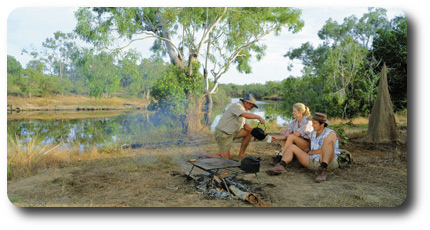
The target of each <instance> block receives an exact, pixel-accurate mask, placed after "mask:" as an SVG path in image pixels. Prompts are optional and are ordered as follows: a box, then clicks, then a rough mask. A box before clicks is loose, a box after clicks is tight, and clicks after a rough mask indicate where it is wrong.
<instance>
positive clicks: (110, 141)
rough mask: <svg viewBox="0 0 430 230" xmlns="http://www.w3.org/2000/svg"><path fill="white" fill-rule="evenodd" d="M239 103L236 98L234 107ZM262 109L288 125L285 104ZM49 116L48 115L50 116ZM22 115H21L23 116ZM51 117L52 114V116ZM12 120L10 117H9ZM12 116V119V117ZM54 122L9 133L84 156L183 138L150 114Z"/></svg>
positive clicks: (24, 123) (19, 125)
mask: <svg viewBox="0 0 430 230" xmlns="http://www.w3.org/2000/svg"><path fill="white" fill-rule="evenodd" d="M238 100H239V99H238V98H234V99H232V100H231V103H234V102H237V101H238ZM257 104H258V106H259V109H257V110H254V111H253V112H254V113H255V114H258V115H260V116H262V117H265V119H266V120H269V119H276V122H277V123H278V124H279V125H285V124H286V123H287V122H288V119H287V118H285V117H284V116H283V115H280V113H281V111H282V110H283V109H282V103H279V102H277V103H276V102H275V103H268V102H263V101H257ZM214 111H218V112H216V113H218V114H214V115H213V117H214V121H213V123H212V129H214V127H215V126H216V124H217V123H218V121H219V119H220V117H221V113H222V109H221V108H220V109H214ZM47 113H49V112H47ZM22 115H23V113H21V114H20V116H22ZM51 115H52V114H51ZM8 116H9V114H8ZM11 116H12V115H11ZM54 117H56V118H55V119H52V118H51V119H22V118H20V120H12V119H10V120H9V119H8V121H7V133H8V135H9V136H10V137H12V138H15V137H16V138H17V140H20V141H21V142H24V143H25V142H28V141H31V140H33V139H34V138H37V139H38V140H39V141H40V144H42V145H50V144H57V143H61V146H60V148H63V149H65V150H68V149H70V148H77V150H78V151H79V152H84V151H85V150H87V149H89V148H99V147H102V146H106V145H116V146H119V145H121V144H133V143H139V144H142V143H152V142H163V141H166V140H177V139H178V138H181V137H180V135H178V133H180V132H181V129H180V127H179V124H178V123H177V122H175V121H174V120H172V119H171V118H169V117H166V116H160V115H156V114H155V113H151V112H143V111H140V112H136V111H134V112H124V113H122V114H118V113H113V114H112V116H109V115H106V114H105V115H103V116H102V117H84V118H82V117H80V118H64V117H67V115H63V114H62V115H58V116H55V114H54Z"/></svg>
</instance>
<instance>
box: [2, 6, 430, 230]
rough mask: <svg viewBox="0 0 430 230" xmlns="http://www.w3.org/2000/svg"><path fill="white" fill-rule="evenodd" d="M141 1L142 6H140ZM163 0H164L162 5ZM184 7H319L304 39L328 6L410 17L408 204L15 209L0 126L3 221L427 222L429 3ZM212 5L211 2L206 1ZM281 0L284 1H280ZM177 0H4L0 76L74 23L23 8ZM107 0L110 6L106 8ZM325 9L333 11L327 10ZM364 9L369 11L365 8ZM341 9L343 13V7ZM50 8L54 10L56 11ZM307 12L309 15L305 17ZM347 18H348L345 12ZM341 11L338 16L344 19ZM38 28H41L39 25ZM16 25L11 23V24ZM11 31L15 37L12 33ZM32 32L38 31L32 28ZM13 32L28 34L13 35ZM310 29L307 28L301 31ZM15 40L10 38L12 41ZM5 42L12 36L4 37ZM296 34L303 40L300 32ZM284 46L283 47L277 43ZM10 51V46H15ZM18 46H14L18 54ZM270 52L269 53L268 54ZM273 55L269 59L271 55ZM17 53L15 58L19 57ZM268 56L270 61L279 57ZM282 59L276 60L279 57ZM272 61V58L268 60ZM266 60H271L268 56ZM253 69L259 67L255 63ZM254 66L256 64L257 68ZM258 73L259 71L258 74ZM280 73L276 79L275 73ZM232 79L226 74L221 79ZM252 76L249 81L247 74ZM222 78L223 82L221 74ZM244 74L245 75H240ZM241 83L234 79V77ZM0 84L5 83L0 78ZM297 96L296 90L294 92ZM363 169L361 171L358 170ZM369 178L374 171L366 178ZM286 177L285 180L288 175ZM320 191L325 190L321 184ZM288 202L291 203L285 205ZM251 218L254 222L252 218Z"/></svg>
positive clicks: (37, 224)
mask: <svg viewBox="0 0 430 230" xmlns="http://www.w3.org/2000/svg"><path fill="white" fill-rule="evenodd" d="M143 2H144V3H143ZM161 2H162V3H161ZM186 2H187V3H186V4H192V5H193V6H224V5H228V6H248V5H250V4H251V3H252V6H294V7H318V8H317V9H315V10H314V11H305V12H303V17H311V18H312V17H316V16H319V17H316V18H320V20H316V21H314V23H311V22H312V20H307V22H306V23H307V25H306V27H305V29H306V30H303V31H302V33H303V34H302V36H303V37H305V35H304V34H307V36H309V37H307V39H306V40H311V38H312V36H314V35H312V33H311V31H315V29H316V30H318V29H320V28H321V25H322V24H321V23H324V21H325V19H323V18H321V17H320V15H326V16H327V15H329V16H330V17H333V18H334V15H335V13H334V11H330V12H327V10H328V9H333V8H332V7H345V6H346V7H348V8H357V7H368V6H381V7H384V8H386V7H393V8H396V9H402V10H403V11H404V12H405V14H406V16H407V18H408V110H409V113H408V132H409V135H410V138H409V140H408V142H409V145H408V194H407V196H408V197H407V199H406V202H405V204H403V205H401V206H400V207H395V208H364V209H362V208H361V209H354V208H351V209H264V210H261V209H252V211H251V209H249V210H248V209H247V210H244V209H217V210H214V209H151V208H149V209H114V210H112V209H103V208H102V209H47V208H45V209H43V208H42V209H40V208H39V209H28V208H27V209H23V208H19V207H16V206H14V205H13V204H12V203H11V202H10V201H9V200H8V196H7V180H6V160H7V158H6V157H5V155H6V152H7V144H6V132H7V130H6V128H7V127H6V125H3V126H1V128H0V129H1V130H2V131H1V132H0V133H1V134H2V137H1V138H0V141H1V145H0V146H1V148H2V149H1V150H2V151H1V152H3V154H4V155H3V157H0V167H1V170H0V187H1V189H0V214H1V220H2V226H5V227H7V228H11V226H13V228H14V229H32V230H36V229H43V230H46V229H51V228H52V229H53V228H58V227H61V229H64V230H69V229H70V230H76V229H86V228H91V229H95V228H103V229H108V230H110V229H124V228H145V229H153V228H160V226H162V227H163V228H174V229H187V230H188V229H195V228H196V227H198V228H199V229H201V228H204V229H205V230H212V229H220V228H224V227H225V226H228V227H229V228H232V229H242V228H244V227H245V228H246V227H249V226H250V225H251V224H252V227H253V229H269V228H285V227H287V228H294V229H296V228H297V229H299V228H300V229H303V228H304V229H308V228H310V229H315V228H321V227H323V228H324V227H325V228H330V229H345V226H348V229H363V228H364V229H375V228H381V229H382V228H390V229H393V230H394V229H402V230H403V229H415V228H417V229H419V228H422V226H427V225H428V223H427V220H428V213H429V211H430V210H429V209H430V196H429V195H428V194H430V180H429V179H428V176H429V174H430V167H428V162H430V154H428V152H429V151H428V145H427V144H426V143H427V142H428V141H427V140H426V139H427V137H428V130H430V122H427V120H428V118H427V117H428V114H429V113H430V106H428V101H427V99H428V98H430V90H428V86H429V85H430V77H429V76H430V71H429V70H430V68H428V64H429V63H430V60H429V55H428V54H429V53H430V42H429V41H430V26H429V25H428V22H429V21H430V13H429V7H427V5H426V4H425V3H424V4H423V2H424V1H422V0H408V1H405V0H390V1H387V0H349V1H345V0H324V1H321V0H306V1H304V0H288V1H282V0H265V1H261V0H258V1H253V0H235V1H231V0H230V1H226V0H218V1H202V0H187V1H186ZM209 2H210V3H209ZM283 2H285V3H283ZM179 3H181V1H177V0H163V1H161V0H159V1H144V0H140V1H136V0H134V1H109V0H91V1H89V0H74V1H67V0H63V1H58V0H14V1H4V2H3V3H2V6H1V7H0V29H1V36H0V39H1V43H0V45H1V49H0V52H2V54H3V55H0V58H1V61H0V63H1V64H0V68H1V73H2V78H3V79H6V54H13V55H15V54H14V53H13V52H18V53H19V52H20V50H21V49H22V47H20V46H19V45H18V46H17V48H13V47H12V44H13V43H15V42H16V43H18V42H19V41H24V44H23V46H28V45H29V43H33V44H34V45H40V44H41V43H42V42H43V41H44V39H45V38H47V37H49V36H52V34H53V33H54V32H55V31H57V30H58V29H59V28H58V26H69V27H70V28H71V27H73V25H69V24H70V23H71V22H70V21H69V20H66V19H67V18H68V17H69V15H68V14H66V13H65V12H61V11H60V10H59V9H57V13H58V14H57V16H56V17H54V16H51V17H50V18H49V19H48V20H47V21H42V19H43V18H44V16H46V15H47V13H46V12H40V13H39V14H38V15H36V16H34V15H33V16H34V17H30V18H27V19H26V20H24V21H26V22H31V21H37V22H39V23H37V24H36V25H28V24H27V25H25V24H14V26H9V22H11V23H12V21H10V20H12V19H14V18H13V14H15V13H17V12H18V11H15V10H16V9H17V8H20V7H38V8H53V7H64V6H70V7H77V6H142V4H145V6H178V4H179ZM108 4H109V5H108ZM326 6H330V8H325V7H326ZM364 9H366V8H364ZM339 11H340V12H344V11H345V12H346V10H345V9H340V10H339ZM54 13H55V12H54ZM307 14H308V15H307ZM345 15H350V13H349V12H347V13H346V14H345ZM25 17H26V15H22V16H20V17H19V18H16V19H14V22H13V23H19V20H23V18H25ZM343 17H344V16H341V17H340V18H339V19H337V18H334V19H335V20H338V21H339V20H342V19H343ZM40 25H44V26H43V27H42V26H40ZM13 27H16V28H13ZM13 31H15V32H14V33H15V35H13V34H14V33H13ZM30 31H35V32H33V33H30ZM18 32H28V33H24V34H21V35H19V34H17V33H18ZM306 32H308V33H306ZM12 37H13V38H12ZM9 39H10V40H9ZM297 39H300V37H298V38H297ZM284 44H285V48H284V47H282V45H284ZM296 44H298V45H299V44H301V42H300V41H297V42H293V40H286V41H284V43H281V44H278V45H277V46H274V47H273V48H271V47H269V48H268V54H273V56H274V57H276V59H282V57H279V56H276V55H274V54H275V53H280V54H284V53H285V52H286V51H287V50H288V46H292V47H293V48H294V47H297V46H296ZM13 50H15V51H13ZM16 50H17V51H16ZM268 56H269V55H268ZM270 57H272V56H270ZM17 58H18V57H17ZM276 59H275V58H274V59H271V60H272V61H273V60H276ZM278 61H281V60H278ZM273 62H274V61H273ZM267 63H269V64H271V63H270V61H268V62H267ZM267 63H266V66H265V65H263V66H262V67H261V66H260V68H261V69H265V70H271V69H272V68H273V67H272V66H271V67H270V68H266V67H268V66H269V65H268V64H267ZM256 66H257V65H256ZM283 68H284V67H282V66H280V67H279V69H275V70H276V71H275V72H272V73H271V74H268V73H259V72H258V71H257V67H254V73H255V75H256V76H254V77H252V75H248V76H239V78H240V79H239V80H240V82H252V81H254V80H255V79H257V78H260V77H261V78H264V79H268V80H277V79H278V78H279V79H281V78H282V76H285V72H284V69H283ZM258 69H259V68H258ZM257 73H258V74H257ZM275 76H281V77H275ZM230 77H232V78H234V74H233V73H232V74H231V76H225V81H229V80H228V79H229V78H230ZM248 77H251V78H248ZM223 78H224V77H223ZM223 78H222V79H223ZM243 79H245V80H243ZM239 80H238V82H239ZM3 82H5V81H3ZM6 86H7V84H5V83H3V84H0V91H1V93H2V95H3V100H0V108H1V107H3V108H4V109H5V108H6V103H7V100H6ZM298 93H299V92H298ZM0 118H1V119H2V120H1V121H2V123H3V124H6V122H7V120H6V112H5V111H4V113H3V116H0ZM363 173H366V172H363ZM370 176H371V175H370ZM287 179H288V178H287ZM321 188H322V187H321ZM286 205H288V204H286ZM249 220H252V221H249Z"/></svg>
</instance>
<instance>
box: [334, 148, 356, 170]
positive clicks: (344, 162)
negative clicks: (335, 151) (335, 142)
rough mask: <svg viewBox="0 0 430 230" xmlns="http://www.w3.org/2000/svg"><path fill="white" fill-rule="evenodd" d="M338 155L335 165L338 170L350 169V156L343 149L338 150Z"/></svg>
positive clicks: (351, 160)
mask: <svg viewBox="0 0 430 230" xmlns="http://www.w3.org/2000/svg"><path fill="white" fill-rule="evenodd" d="M339 152H340V155H339V156H337V163H338V164H339V168H341V169H343V168H350V167H351V164H352V162H353V159H352V154H351V153H350V152H348V150H345V149H339Z"/></svg>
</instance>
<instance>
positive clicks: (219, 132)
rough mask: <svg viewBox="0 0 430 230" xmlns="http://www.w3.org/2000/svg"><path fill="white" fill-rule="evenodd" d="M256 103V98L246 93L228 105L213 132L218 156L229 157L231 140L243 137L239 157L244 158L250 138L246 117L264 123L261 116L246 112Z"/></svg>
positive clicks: (255, 105) (250, 129) (250, 128)
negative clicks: (238, 100)
mask: <svg viewBox="0 0 430 230" xmlns="http://www.w3.org/2000/svg"><path fill="white" fill-rule="evenodd" d="M256 103H257V100H255V98H254V97H253V96H252V95H248V96H246V97H244V98H242V99H240V102H237V103H234V104H232V105H230V106H229V107H228V108H227V110H226V111H225V112H224V114H223V115H222V116H221V119H220V120H219V122H218V125H217V126H216V127H215V133H214V135H215V140H216V142H217V144H218V147H219V150H220V153H219V154H218V157H224V158H227V159H230V148H231V145H232V143H233V140H234V139H237V138H243V140H242V144H241V146H240V151H239V159H243V158H245V150H246V148H247V147H248V144H249V142H250V141H251V138H252V135H251V131H252V127H251V126H250V125H248V124H246V123H245V122H246V119H258V120H259V121H260V123H261V124H264V123H265V120H264V119H263V118H262V117H260V116H258V115H255V114H252V113H248V111H250V110H252V109H253V108H254V107H255V108H258V106H257V104H256Z"/></svg>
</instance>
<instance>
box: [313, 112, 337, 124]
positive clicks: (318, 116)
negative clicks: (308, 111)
mask: <svg viewBox="0 0 430 230" xmlns="http://www.w3.org/2000/svg"><path fill="white" fill-rule="evenodd" d="M308 120H310V121H311V120H315V121H319V122H323V123H326V124H328V125H331V122H330V121H329V120H327V115H325V114H324V113H318V112H317V113H314V115H313V116H312V117H308Z"/></svg>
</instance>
